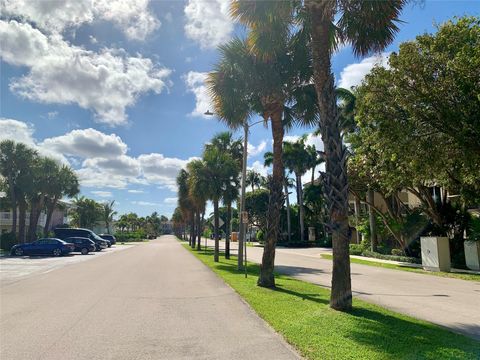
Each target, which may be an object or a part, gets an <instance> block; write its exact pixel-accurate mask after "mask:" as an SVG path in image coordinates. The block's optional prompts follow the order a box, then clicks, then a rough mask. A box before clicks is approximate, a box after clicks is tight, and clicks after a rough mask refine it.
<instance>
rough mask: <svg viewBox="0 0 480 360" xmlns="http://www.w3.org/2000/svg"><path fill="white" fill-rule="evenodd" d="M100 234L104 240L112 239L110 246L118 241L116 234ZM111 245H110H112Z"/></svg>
mask: <svg viewBox="0 0 480 360" xmlns="http://www.w3.org/2000/svg"><path fill="white" fill-rule="evenodd" d="M98 236H100V237H101V238H102V239H103V240H107V241H110V246H112V245H115V244H116V243H117V239H116V237H115V236H113V235H110V234H100V235H98ZM110 246H109V247H110Z"/></svg>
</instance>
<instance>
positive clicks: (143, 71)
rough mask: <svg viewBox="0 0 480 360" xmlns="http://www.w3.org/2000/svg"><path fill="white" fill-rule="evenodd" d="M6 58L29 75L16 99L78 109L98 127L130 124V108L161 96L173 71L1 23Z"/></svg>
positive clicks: (17, 84) (20, 81)
mask: <svg viewBox="0 0 480 360" xmlns="http://www.w3.org/2000/svg"><path fill="white" fill-rule="evenodd" d="M0 43H1V44H2V52H1V55H0V56H1V58H2V59H3V60H4V61H5V62H7V63H9V64H11V65H15V66H26V67H28V68H29V72H28V73H27V74H25V75H23V76H21V77H19V78H14V79H12V80H11V82H10V85H9V87H10V90H11V91H12V92H13V93H16V94H17V95H19V96H21V97H23V98H26V99H29V100H33V101H38V102H42V103H57V104H77V105H78V106H80V107H82V108H84V109H89V110H92V111H93V112H94V114H95V119H96V120H97V121H98V122H102V123H106V124H109V125H112V126H115V125H121V124H125V123H126V122H127V114H126V108H127V107H130V106H132V105H134V104H135V102H136V100H137V98H138V97H139V96H140V95H141V94H144V93H147V92H150V91H151V92H154V93H156V94H160V93H161V92H162V91H163V90H164V89H165V88H166V87H167V86H168V84H169V81H168V76H169V75H170V73H171V71H170V70H169V69H167V68H164V67H161V66H158V65H156V64H154V63H153V62H152V60H150V59H148V58H143V57H141V56H140V55H137V56H129V55H128V54H126V52H125V51H124V50H122V49H120V50H118V49H109V48H104V49H102V50H101V51H100V52H98V53H97V52H93V51H89V50H85V49H84V48H82V47H79V46H74V45H71V44H69V43H68V42H67V41H65V40H64V39H63V38H62V37H61V36H60V35H59V34H55V33H54V34H51V35H45V34H44V33H42V32H40V31H39V30H38V29H35V28H33V27H32V26H31V25H30V24H26V23H19V22H17V21H16V20H10V21H0Z"/></svg>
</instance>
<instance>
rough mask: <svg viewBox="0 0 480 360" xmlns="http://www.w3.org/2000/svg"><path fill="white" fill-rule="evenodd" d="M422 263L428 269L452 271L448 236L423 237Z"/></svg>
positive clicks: (421, 240) (421, 239)
mask: <svg viewBox="0 0 480 360" xmlns="http://www.w3.org/2000/svg"><path fill="white" fill-rule="evenodd" d="M420 242H421V248H422V265H423V268H424V269H425V270H428V271H446V272H449V271H450V244H449V242H448V237H421V238H420Z"/></svg>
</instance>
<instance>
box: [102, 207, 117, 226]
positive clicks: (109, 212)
mask: <svg viewBox="0 0 480 360" xmlns="http://www.w3.org/2000/svg"><path fill="white" fill-rule="evenodd" d="M114 205H115V200H112V201H110V202H105V203H103V204H102V220H103V221H104V222H105V227H106V228H107V233H108V234H110V224H111V223H112V221H113V217H114V216H115V215H117V212H116V211H115V210H113V207H114Z"/></svg>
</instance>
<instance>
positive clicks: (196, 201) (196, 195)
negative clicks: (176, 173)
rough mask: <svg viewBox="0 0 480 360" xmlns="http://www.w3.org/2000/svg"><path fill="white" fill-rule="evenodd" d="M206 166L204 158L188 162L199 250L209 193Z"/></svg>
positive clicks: (189, 185) (189, 188)
mask: <svg viewBox="0 0 480 360" xmlns="http://www.w3.org/2000/svg"><path fill="white" fill-rule="evenodd" d="M205 166H206V165H205V163H204V162H203V161H202V160H192V161H190V162H189V163H188V164H187V170H188V173H189V177H188V191H189V195H190V198H191V200H192V202H193V204H192V205H193V206H194V209H195V213H196V220H195V221H196V223H197V237H198V242H197V249H198V250H200V248H201V239H202V232H203V229H202V224H203V219H204V217H205V207H206V204H207V200H208V195H209V179H208V176H207V171H206V168H205Z"/></svg>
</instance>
